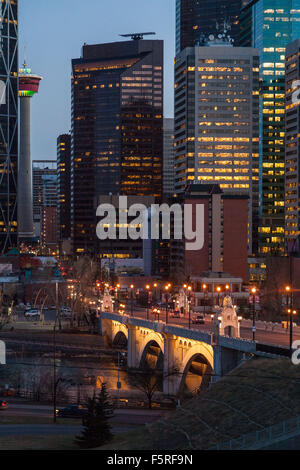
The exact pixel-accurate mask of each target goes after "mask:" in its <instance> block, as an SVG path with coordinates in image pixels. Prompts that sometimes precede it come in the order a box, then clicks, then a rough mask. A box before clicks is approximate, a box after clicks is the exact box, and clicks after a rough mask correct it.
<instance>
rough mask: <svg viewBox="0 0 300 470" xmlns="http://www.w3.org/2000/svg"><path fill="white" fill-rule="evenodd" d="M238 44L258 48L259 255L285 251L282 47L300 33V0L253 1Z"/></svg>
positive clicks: (244, 14) (244, 16) (243, 19)
mask: <svg viewBox="0 0 300 470" xmlns="http://www.w3.org/2000/svg"><path fill="white" fill-rule="evenodd" d="M240 25H241V45H243V46H249V47H255V48H257V49H258V50H259V56H260V64H259V75H260V152H259V153H260V227H259V253H260V254H262V255H266V254H272V253H274V254H280V253H281V254H282V253H284V251H285V243H284V239H285V236H284V233H285V212H284V202H285V50H286V46H287V44H289V43H290V42H292V41H293V40H295V39H297V38H298V37H300V1H299V0H253V1H252V2H250V3H249V4H248V5H247V6H246V7H244V9H243V10H242V14H241V18H240Z"/></svg>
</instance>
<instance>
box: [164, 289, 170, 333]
mask: <svg viewBox="0 0 300 470" xmlns="http://www.w3.org/2000/svg"><path fill="white" fill-rule="evenodd" d="M169 289H170V285H169V284H168V285H166V286H165V290H166V324H168V323H169V315H168V307H169Z"/></svg>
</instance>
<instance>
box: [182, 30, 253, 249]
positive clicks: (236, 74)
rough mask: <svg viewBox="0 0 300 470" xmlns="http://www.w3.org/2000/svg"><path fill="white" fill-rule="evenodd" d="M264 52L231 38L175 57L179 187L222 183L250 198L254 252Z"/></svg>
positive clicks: (224, 187) (227, 190) (211, 41)
mask: <svg viewBox="0 0 300 470" xmlns="http://www.w3.org/2000/svg"><path fill="white" fill-rule="evenodd" d="M258 63H259V59H258V51H257V50H256V49H253V48H247V47H233V46H232V43H230V41H228V40H227V39H226V38H224V37H222V38H218V37H214V39H212V38H211V39H208V41H206V42H205V45H204V46H201V47H199V46H196V47H192V48H186V49H185V50H184V51H182V52H181V53H180V54H179V55H178V56H177V57H176V60H175V125H174V126H175V190H176V192H178V193H180V192H184V191H186V190H187V188H188V187H190V186H191V185H193V184H196V183H202V184H218V185H219V187H220V188H221V190H222V191H223V192H224V193H225V194H226V193H227V194H229V193H230V194H235V195H237V196H240V195H246V196H248V198H249V199H248V201H249V228H248V229H249V234H248V246H249V252H250V253H252V252H253V251H256V248H257V237H256V233H257V228H258V210H259V207H258V202H259V127H258V116H259V81H258Z"/></svg>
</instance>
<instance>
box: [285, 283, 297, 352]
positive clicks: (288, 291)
mask: <svg viewBox="0 0 300 470" xmlns="http://www.w3.org/2000/svg"><path fill="white" fill-rule="evenodd" d="M285 292H286V294H287V307H288V310H287V312H288V314H289V322H290V355H291V357H292V354H293V315H297V310H295V309H294V308H293V291H292V288H291V286H286V287H285Z"/></svg>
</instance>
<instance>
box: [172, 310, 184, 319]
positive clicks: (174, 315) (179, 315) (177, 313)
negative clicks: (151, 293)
mask: <svg viewBox="0 0 300 470" xmlns="http://www.w3.org/2000/svg"><path fill="white" fill-rule="evenodd" d="M183 316H184V315H183V313H181V312H180V311H179V310H173V311H171V313H170V317H171V318H182V317H183Z"/></svg>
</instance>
